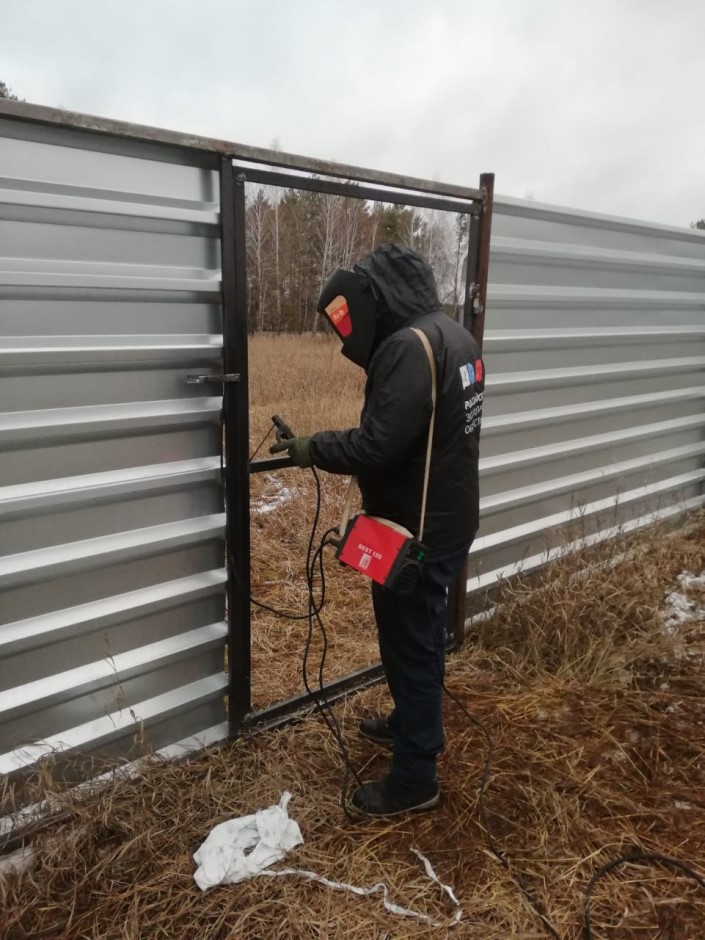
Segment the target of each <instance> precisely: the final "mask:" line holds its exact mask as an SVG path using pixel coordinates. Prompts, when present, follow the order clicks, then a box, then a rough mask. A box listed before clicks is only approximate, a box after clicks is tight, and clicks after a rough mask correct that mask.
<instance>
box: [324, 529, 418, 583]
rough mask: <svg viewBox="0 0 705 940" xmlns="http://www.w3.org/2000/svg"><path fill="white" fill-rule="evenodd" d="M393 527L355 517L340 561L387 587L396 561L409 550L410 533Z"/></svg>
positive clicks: (344, 543)
mask: <svg viewBox="0 0 705 940" xmlns="http://www.w3.org/2000/svg"><path fill="white" fill-rule="evenodd" d="M399 529H400V527H394V526H393V524H392V523H390V522H388V521H386V520H382V519H376V518H375V517H373V516H366V515H364V513H363V514H361V515H359V516H356V517H355V518H354V519H353V520H352V522H351V524H350V526H349V527H348V530H347V532H346V535H345V538H344V539H343V543H342V545H341V547H340V549H339V551H338V553H337V557H338V559H339V560H340V561H342V562H343V564H346V565H348V567H350V568H354V569H355V570H356V571H361V572H363V573H364V574H366V575H367V577H368V578H372V580H373V581H376V582H377V583H378V584H384V583H385V581H386V580H387V577H388V576H389V573H390V571H391V570H392V566H393V565H394V563H395V561H396V560H397V557H398V556H399V555H400V553H401V554H403V552H404V551H405V549H406V546H407V545H408V542H409V539H410V538H411V533H410V532H407V530H406V529H401V531H399Z"/></svg>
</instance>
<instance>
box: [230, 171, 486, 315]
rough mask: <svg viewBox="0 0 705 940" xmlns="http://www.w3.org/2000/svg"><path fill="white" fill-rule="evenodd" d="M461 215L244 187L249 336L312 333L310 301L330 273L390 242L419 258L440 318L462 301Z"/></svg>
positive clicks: (464, 230) (465, 220)
mask: <svg viewBox="0 0 705 940" xmlns="http://www.w3.org/2000/svg"><path fill="white" fill-rule="evenodd" d="M468 230H469V216H468V215H465V214H460V213H457V214H456V213H450V212H445V211H442V210H438V209H429V210H427V209H415V208H411V207H408V206H399V205H390V204H387V203H378V202H369V201H366V200H364V199H358V198H355V197H351V196H340V195H332V194H329V193H317V192H310V191H304V190H297V189H293V188H292V189H282V188H278V187H271V186H266V187H265V186H254V185H253V184H250V185H248V187H247V206H246V244H247V294H248V317H249V328H250V331H251V332H279V331H283V332H293V333H301V332H308V331H310V332H313V333H315V332H316V331H317V330H318V329H320V328H321V320H320V317H319V316H318V314H317V312H316V301H317V299H318V295H319V294H320V291H321V287H322V285H323V284H324V283H325V281H326V279H327V278H328V277H329V276H330V274H332V272H333V271H335V270H336V268H339V267H344V268H351V267H352V266H353V265H354V264H356V263H357V262H359V261H361V260H362V259H363V258H364V257H365V256H366V255H368V254H369V253H370V252H371V251H372V250H373V249H374V248H375V247H376V246H377V245H379V244H382V243H384V242H398V243H402V244H405V245H408V246H410V247H411V248H413V249H414V250H415V251H417V252H418V253H419V254H420V255H422V256H423V257H425V258H426V259H427V260H428V261H429V263H430V264H431V267H432V268H433V272H434V274H435V277H436V283H437V285H438V294H439V299H440V301H441V303H442V304H443V306H444V308H445V309H446V311H447V312H448V313H450V314H452V315H454V314H455V313H456V312H457V310H458V307H459V306H461V305H462V303H463V298H464V280H463V278H464V265H465V258H466V256H467V243H468Z"/></svg>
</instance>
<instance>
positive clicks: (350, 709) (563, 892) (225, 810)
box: [0, 419, 705, 940]
mask: <svg viewBox="0 0 705 940" xmlns="http://www.w3.org/2000/svg"><path fill="white" fill-rule="evenodd" d="M292 420H293V419H292ZM302 429H303V427H302ZM625 547H628V546H620V545H609V546H603V547H602V548H601V549H600V550H599V552H593V553H592V556H591V558H590V562H591V567H588V566H586V563H585V561H584V560H583V559H581V558H572V559H566V560H563V561H560V562H558V563H556V564H555V565H553V567H552V569H551V570H550V571H549V572H547V574H546V577H545V579H544V581H543V587H539V589H537V588H536V586H535V585H534V587H533V588H532V589H531V590H529V588H528V587H527V586H525V585H522V584H515V585H513V586H511V588H510V587H507V589H506V591H505V594H504V597H503V598H501V606H500V608H499V610H498V613H497V617H496V618H495V620H494V621H493V622H491V623H489V624H486V625H485V626H484V627H483V628H482V630H480V631H479V632H478V634H477V635H476V637H475V638H474V639H475V642H474V643H472V644H471V645H470V646H469V647H468V648H467V649H466V650H465V651H463V652H462V653H461V654H459V655H458V656H456V657H454V659H453V661H452V663H451V665H450V668H449V676H448V685H449V687H450V689H451V690H452V691H453V692H454V693H455V694H456V695H458V696H459V697H460V698H461V700H462V701H463V702H464V703H465V704H466V705H467V706H468V707H469V708H470V709H471V710H472V712H473V713H474V714H476V715H477V716H478V717H479V718H481V719H482V720H483V721H484V722H485V723H486V725H487V727H488V728H489V729H490V731H491V733H492V736H493V738H494V743H495V758H494V762H493V766H492V776H491V781H490V786H489V789H488V792H487V797H486V804H487V811H488V815H489V818H490V821H491V826H492V828H493V831H494V834H495V838H496V840H497V841H498V843H499V844H500V845H501V846H502V848H503V849H504V850H505V851H506V852H507V853H508V857H509V859H510V860H511V865H512V868H513V870H515V871H521V872H523V873H524V875H525V877H526V879H527V881H528V882H529V884H530V885H531V887H532V889H533V890H534V892H535V894H536V895H537V896H538V897H539V898H540V899H541V900H542V902H543V903H544V904H545V907H546V910H547V911H548V912H549V915H550V918H551V920H552V922H553V923H554V925H555V927H556V929H557V930H558V932H559V934H560V936H561V937H564V938H565V940H577V938H579V937H580V936H581V929H580V921H581V910H582V895H583V892H584V890H585V887H586V885H587V883H588V881H589V879H590V877H591V875H592V874H593V873H594V872H595V871H596V870H597V869H598V868H599V866H600V865H602V864H603V863H605V862H606V861H607V860H608V859H610V858H612V857H615V856H617V855H620V854H624V853H627V852H630V851H632V850H634V849H638V850H641V851H644V850H646V851H656V852H661V853H666V854H669V855H674V856H677V857H678V858H680V859H683V860H687V861H689V862H690V863H691V864H693V865H694V866H695V867H696V868H699V870H700V871H701V872H703V870H705V799H704V797H703V793H704V792H705V791H704V789H703V779H704V776H705V696H704V695H703V655H702V654H703V643H704V642H705V625H704V624H702V623H700V624H696V623H691V624H688V625H687V626H685V627H684V628H683V629H682V630H680V631H677V632H675V633H673V634H670V635H669V634H666V633H665V632H664V630H663V628H662V623H661V618H660V616H659V610H660V609H661V608H662V605H663V601H664V595H665V593H666V592H667V591H668V590H669V589H672V588H673V587H675V586H676V578H677V576H678V574H679V573H680V572H681V571H683V570H689V571H694V572H698V573H699V572H701V571H702V570H703V568H705V518H704V517H703V516H702V515H701V516H699V517H696V518H694V519H693V520H692V521H691V523H690V525H689V527H688V528H687V529H683V530H681V531H680V532H678V533H672V534H667V533H663V532H653V533H650V534H648V535H647V536H642V537H641V538H640V539H639V540H638V549H639V550H638V552H637V553H636V554H633V555H632V556H627V557H626V559H622V561H621V562H619V563H615V562H616V560H617V559H618V556H619V554H620V553H621V552H623V551H624V549H625ZM631 547H632V548H634V544H633V543H632V545H631ZM292 552H293V549H292ZM596 566H597V567H596ZM291 590H292V591H293V590H294V589H293V587H292V588H291ZM277 597H279V595H277ZM294 600H295V598H294V597H293V596H292V597H291V601H292V603H293V602H294ZM387 705H388V702H387V698H386V693H385V690H384V689H383V688H382V687H377V688H375V689H372V690H369V691H368V692H366V693H364V694H363V695H360V696H356V697H353V698H350V699H349V700H347V701H346V702H345V703H343V704H341V705H339V706H337V708H336V712H337V714H338V716H339V718H340V720H341V721H342V723H343V726H344V729H345V735H346V738H347V740H348V742H349V744H350V749H351V752H352V756H353V759H354V760H355V762H356V763H357V764H358V765H360V766H362V767H364V774H365V776H369V777H374V776H375V775H379V774H381V773H383V772H384V768H385V767H386V764H387V761H388V757H387V756H386V755H385V754H384V753H381V752H379V751H376V750H375V749H374V748H373V747H372V746H371V745H368V744H366V743H364V742H361V741H358V740H357V739H356V736H355V733H354V729H355V723H356V720H357V718H358V716H359V715H360V714H362V713H370V712H373V711H375V710H376V709H378V708H384V707H386V706H387ZM446 732H447V738H448V747H447V750H446V752H445V754H444V755H443V757H442V759H441V766H440V777H441V783H442V789H443V799H442V804H441V807H440V808H439V810H438V811H437V812H435V813H431V814H428V815H421V816H418V817H410V818H406V817H402V818H400V819H398V820H395V821H377V822H355V823H351V822H349V821H348V820H347V819H346V818H345V816H344V815H343V814H342V812H341V810H340V807H339V806H338V805H337V799H338V786H339V782H340V776H341V767H340V760H339V756H338V754H337V751H336V747H335V743H334V741H333V740H332V739H331V736H330V734H329V733H328V731H327V729H326V728H325V727H324V726H323V725H322V723H321V721H320V720H319V719H318V718H317V717H315V716H311V717H308V718H306V719H305V720H303V721H301V722H300V723H298V724H297V725H293V726H288V727H285V728H282V729H279V730H277V731H273V732H268V733H266V734H262V735H259V736H256V737H253V738H251V739H246V740H241V741H239V742H237V743H236V744H234V745H232V746H224V747H221V748H217V749H212V750H210V751H208V752H207V753H203V754H201V755H200V756H199V757H198V758H196V759H194V760H192V761H190V762H189V763H185V764H180V765H164V766H163V765H159V764H153V765H151V766H148V767H147V768H146V770H145V772H144V775H143V777H142V778H141V779H135V780H131V781H121V782H116V783H115V784H114V785H112V786H109V787H105V788H103V789H102V790H100V791H99V792H97V793H95V795H94V796H93V797H92V798H91V799H90V800H88V801H83V802H78V801H76V800H75V799H74V798H73V797H72V796H71V795H67V796H65V797H64V798H63V799H64V804H65V814H64V816H63V818H62V819H61V820H60V821H57V822H56V823H55V824H54V825H52V826H51V827H50V828H49V829H48V830H47V831H45V832H44V833H43V834H42V835H41V836H40V837H39V838H38V839H37V840H36V842H35V845H36V848H37V857H36V861H35V864H34V866H33V867H32V868H31V870H29V871H28V872H26V873H25V874H24V875H22V876H21V877H19V878H16V879H10V880H7V881H5V883H4V884H3V889H2V890H3V892H4V897H3V902H4V912H5V913H4V926H3V928H2V931H0V933H2V936H3V937H6V938H12V940H19V938H30V937H31V938H33V940H39V938H46V940H49V938H51V940H69V938H71V940H77V938H80V940H83V938H108V940H112V938H115V940H117V938H124V940H128V938H129V940H137V938H139V940H157V938H170V940H172V938H179V940H191V938H193V940H196V938H198V940H204V938H208V940H225V938H232V940H235V938H256V940H273V938H343V937H345V938H359V940H368V938H379V940H382V938H407V937H409V938H412V937H422V936H429V935H434V936H444V935H445V934H446V932H447V931H446V930H445V929H443V928H441V929H438V930H436V931H435V932H431V931H429V929H428V928H426V927H423V926H421V925H418V924H414V923H411V922H410V921H404V920H400V919H398V918H395V917H393V916H392V915H390V914H387V913H386V912H385V911H384V910H383V909H382V907H381V905H380V903H379V901H378V900H377V899H360V898H352V897H350V896H348V895H341V894H336V893H333V892H331V891H329V890H327V889H325V888H323V887H320V886H317V885H314V884H309V883H306V882H302V881H299V880H298V879H296V878H277V879H264V878H262V879H255V880H254V881H252V882H249V883H246V884H243V885H238V886H233V887H222V888H218V889H215V890H214V891H212V892H209V893H207V894H205V895H202V894H201V892H200V891H199V890H198V888H197V887H196V886H195V884H194V882H193V871H194V865H193V863H192V860H191V854H192V853H193V851H195V849H196V848H197V847H198V845H199V844H200V843H201V841H202V840H203V839H204V838H205V836H206V834H207V833H208V831H209V830H210V828H211V827H212V826H213V825H215V824H216V823H219V822H221V821H223V820H224V819H227V818H229V817H232V816H235V815H240V814H244V813H249V812H252V811H253V810H254V809H255V808H258V807H263V806H266V805H268V804H270V803H273V802H276V801H277V800H278V799H279V796H280V793H281V791H282V790H283V789H285V788H289V789H291V790H292V791H293V794H294V798H293V800H292V803H291V806H290V811H291V813H292V815H293V816H294V817H295V818H296V819H297V820H298V821H299V822H300V824H301V828H302V831H303V834H304V838H305V840H306V842H305V844H304V845H303V846H301V847H299V848H298V849H296V850H295V851H294V852H293V853H292V854H291V856H290V858H289V859H288V860H287V862H288V863H290V864H291V865H293V866H295V867H301V868H306V869H311V870H313V871H316V872H318V873H320V874H323V875H326V876H327V877H330V878H335V879H340V880H347V881H351V882H353V883H354V884H358V885H371V884H373V883H374V882H376V881H385V882H386V883H387V884H388V885H389V887H390V891H391V895H392V899H393V900H394V901H396V902H398V903H400V904H403V905H406V906H409V907H413V908H415V909H417V910H420V911H423V912H425V913H428V914H430V915H432V916H433V917H435V918H438V919H441V920H443V919H444V918H449V916H450V911H449V909H448V908H447V907H446V906H445V904H444V903H443V900H442V899H441V897H440V895H439V892H438V889H437V888H436V887H434V886H433V885H431V884H430V883H429V882H428V881H427V880H426V879H425V878H424V877H423V875H422V873H421V872H420V869H419V866H418V862H417V860H416V859H415V857H414V856H413V855H412V854H411V852H410V848H411V847H412V846H414V847H416V848H418V849H420V850H421V851H422V852H424V853H425V854H426V855H428V857H429V858H430V859H431V861H432V863H433V865H434V866H435V868H436V870H437V872H438V873H439V875H440V877H441V878H442V879H443V880H444V881H446V882H449V883H450V884H452V885H453V887H454V888H455V890H456V893H457V894H458V896H459V898H460V900H461V903H462V906H463V909H464V912H465V913H464V919H463V921H462V922H461V924H460V925H459V927H458V928H457V929H456V930H454V931H453V935H454V936H457V937H463V938H470V940H508V938H517V940H519V938H521V940H532V938H543V937H545V936H546V933H545V929H544V928H543V926H542V925H541V923H540V921H539V920H538V918H537V917H536V916H535V914H534V913H533V912H532V911H531V910H528V909H527V908H526V906H525V904H524V903H523V901H522V898H521V895H520V893H519V891H518V889H517V887H516V885H515V883H514V882H513V880H512V878H511V877H509V875H508V874H507V872H506V871H505V870H504V869H503V868H502V867H501V866H500V865H499V864H498V863H497V861H496V860H495V859H494V858H493V857H492V856H491V855H490V854H489V853H488V852H487V850H486V843H485V839H484V835H483V832H482V830H481V827H480V825H479V822H478V805H477V787H478V783H479V779H480V774H481V769H482V763H483V742H482V739H481V736H480V735H479V734H478V733H477V731H476V730H475V729H474V728H473V727H472V726H470V725H469V723H468V722H467V721H466V719H465V718H464V717H463V715H462V713H460V712H459V710H458V709H457V708H456V707H454V706H453V705H452V704H448V708H447V712H446ZM593 911H594V914H593V927H594V936H595V938H598V937H599V938H614V940H617V938H619V940H647V938H648V940H656V938H659V940H688V938H692V940H696V938H697V940H699V938H701V937H702V936H703V933H704V931H705V891H703V890H701V889H697V888H696V887H695V884H694V883H693V882H691V881H689V880H688V879H687V878H685V877H683V876H681V875H679V874H678V873H675V872H673V871H670V870H668V869H666V868H663V867H659V866H654V867H648V868H647V867H642V866H636V865H632V866H629V867H627V868H623V869H621V870H619V871H617V872H616V873H614V874H613V875H609V876H608V877H607V878H605V879H604V880H603V881H601V882H600V883H599V884H598V886H597V889H596V891H595V898H594V905H593Z"/></svg>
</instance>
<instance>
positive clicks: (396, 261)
mask: <svg viewBox="0 0 705 940" xmlns="http://www.w3.org/2000/svg"><path fill="white" fill-rule="evenodd" d="M354 270H355V271H356V272H358V273H361V274H364V275H365V276H366V277H367V278H368V280H369V283H370V284H371V287H372V291H373V293H374V295H375V299H376V301H377V325H376V335H375V341H374V347H375V348H376V347H377V346H379V344H380V343H382V342H383V341H384V340H385V339H387V337H389V336H391V335H392V333H396V331H397V330H401V329H404V328H405V327H407V326H411V325H412V324H413V323H414V321H415V320H419V319H420V318H421V317H424V316H426V315H427V314H429V313H434V312H435V311H437V310H440V309H441V304H440V301H439V300H438V291H437V289H436V281H435V278H434V276H433V271H432V270H431V266H430V264H429V263H428V262H427V261H425V260H424V259H423V258H422V257H421V256H420V255H417V254H416V252H415V251H412V250H411V248H407V247H405V246H404V245H391V244H390V245H379V246H378V247H377V248H375V250H374V251H373V252H372V254H371V255H369V256H368V257H367V258H365V260H364V261H362V262H361V263H360V264H358V265H356V266H355V268H354Z"/></svg>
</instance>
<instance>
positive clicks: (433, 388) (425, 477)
mask: <svg viewBox="0 0 705 940" xmlns="http://www.w3.org/2000/svg"><path fill="white" fill-rule="evenodd" d="M411 332H412V333H416V335H417V336H418V337H419V339H420V340H421V342H422V344H423V348H424V349H425V350H426V356H427V357H428V364H429V366H430V367H431V403H432V406H433V410H432V411H431V420H430V422H429V425H428V441H427V443H426V467H425V469H424V474H423V496H422V498H421V520H420V522H419V542H423V527H424V522H425V520H426V496H427V494H428V474H429V471H430V469H431V450H432V448H433V428H434V425H435V423H436V360H435V359H434V358H433V350H432V349H431V344H430V343H429V341H428V337H427V336H426V334H425V333H424V332H423V331H422V330H418V329H416V327H414V326H412V327H411Z"/></svg>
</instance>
